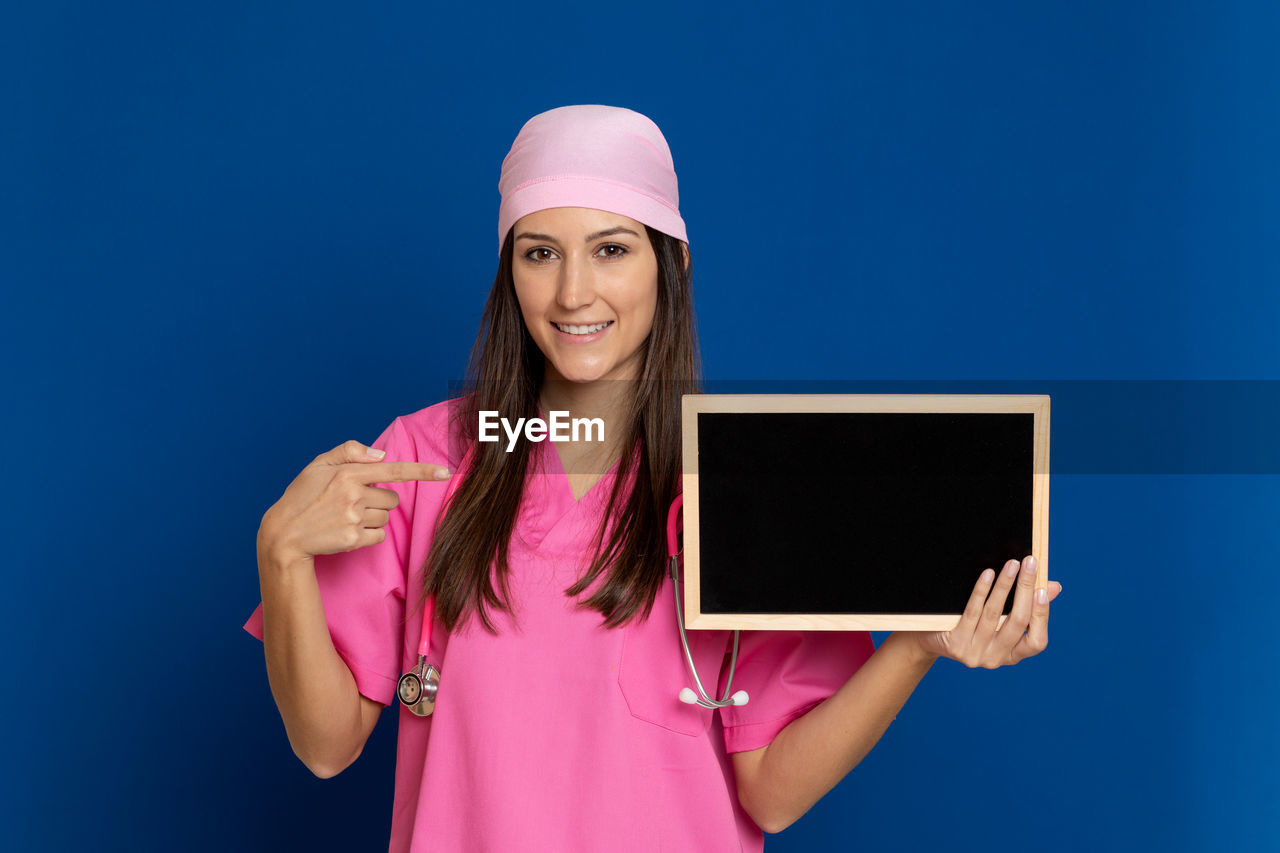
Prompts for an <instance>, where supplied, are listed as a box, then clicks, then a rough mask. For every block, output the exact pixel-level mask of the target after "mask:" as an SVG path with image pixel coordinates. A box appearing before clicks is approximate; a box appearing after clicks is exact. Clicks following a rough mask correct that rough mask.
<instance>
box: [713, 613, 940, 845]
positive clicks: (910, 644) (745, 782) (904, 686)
mask: <svg viewBox="0 0 1280 853" xmlns="http://www.w3.org/2000/svg"><path fill="white" fill-rule="evenodd" d="M936 659H937V656H936V655H933V654H929V653H926V652H925V651H924V650H923V649H922V648H921V647H920V645H919V644H918V643H917V642H915V641H914V640H913V639H912V637H911V636H910V635H909V634H903V633H895V634H890V635H889V637H888V638H887V639H886V640H885V641H884V643H882V644H881V645H880V648H878V649H876V651H875V653H874V654H872V655H871V657H870V658H869V659H868V660H867V661H866V663H864V664H863V665H862V666H861V667H860V668H859V669H858V671H857V672H855V673H854V674H853V676H852V677H850V679H849V680H848V681H847V682H845V684H844V685H843V686H842V687H841V688H840V689H839V690H837V691H836V692H835V693H833V694H832V695H831V696H830V697H828V698H827V699H826V700H825V701H824V702H822V703H821V704H819V705H817V706H815V707H814V708H812V709H811V710H810V711H809V712H808V713H806V714H805V715H804V716H802V717H799V718H797V719H795V720H793V721H792V722H791V723H790V724H789V725H788V726H787V727H786V728H785V729H783V730H782V731H781V732H779V733H778V735H777V737H775V738H774V739H773V742H772V743H771V744H770V745H769V746H768V747H766V748H764V749H763V750H761V751H760V752H759V754H758V755H757V756H753V758H754V762H753V765H754V766H751V767H750V771H751V772H749V773H746V774H740V775H739V779H738V796H739V799H740V800H741V802H742V805H743V808H744V809H745V810H746V811H747V813H748V814H749V815H751V816H752V819H754V820H755V821H756V823H757V824H758V825H759V826H760V827H761V828H763V829H765V830H766V831H768V832H781V831H782V830H783V829H785V828H786V827H788V826H790V825H791V824H792V823H794V822H795V821H796V820H797V819H799V818H800V816H801V815H803V814H804V813H805V812H807V811H808V810H809V809H810V808H812V807H813V804H814V803H816V802H818V800H820V799H822V797H823V795H825V794H826V793H827V792H828V791H830V790H831V789H832V788H834V787H835V786H836V784H837V783H838V782H839V781H840V780H841V779H843V778H844V777H845V775H846V774H848V772H849V771H850V770H852V769H853V768H854V766H855V765H857V764H858V762H859V761H861V760H862V759H863V757H864V756H865V755H866V754H867V753H868V752H870V751H871V748H872V747H873V746H875V745H876V743H877V742H878V741H879V740H880V737H881V735H883V734H884V732H885V730H886V729H887V728H889V724H890V723H891V722H893V718H894V717H895V716H897V714H898V712H899V711H900V710H901V709H902V706H903V705H904V704H905V703H906V701H907V699H908V698H909V697H910V696H911V693H912V691H913V690H915V688H916V685H917V684H919V683H920V679H921V678H923V677H924V674H925V673H926V672H928V671H929V667H930V666H932V665H933V662H934V660H936Z"/></svg>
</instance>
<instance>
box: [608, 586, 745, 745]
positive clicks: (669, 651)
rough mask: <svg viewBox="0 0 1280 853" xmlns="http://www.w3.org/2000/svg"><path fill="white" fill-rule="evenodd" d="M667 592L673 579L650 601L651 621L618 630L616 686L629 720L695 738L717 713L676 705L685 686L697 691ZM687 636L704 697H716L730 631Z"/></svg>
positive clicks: (692, 706)
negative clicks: (619, 634) (704, 690)
mask: <svg viewBox="0 0 1280 853" xmlns="http://www.w3.org/2000/svg"><path fill="white" fill-rule="evenodd" d="M681 586H683V584H681ZM671 588H672V585H671V579H670V578H667V579H666V581H664V582H663V585H662V589H661V590H659V592H658V598H657V600H656V601H654V603H653V610H652V611H651V612H650V613H649V618H648V619H647V620H645V621H643V622H636V621H633V622H631V623H629V624H627V625H626V626H624V627H623V628H622V631H623V635H622V644H621V646H622V648H621V652H620V655H621V659H620V660H619V661H618V688H619V689H620V690H621V691H622V696H623V698H624V699H625V700H626V703H627V707H628V709H630V711H631V715H632V716H633V717H636V718H638V719H641V720H644V721H646V722H649V723H652V724H653V725H656V726H661V727H662V728H664V729H668V730H670V731H673V732H677V733H679V734H682V735H688V736H690V737H697V736H699V735H702V734H705V733H706V731H707V730H708V728H710V726H711V718H712V716H713V715H714V714H715V713H716V712H715V711H713V710H711V709H710V708H703V707H701V706H700V705H686V704H685V703H684V702H681V701H680V698H679V696H680V691H681V690H682V689H683V688H685V687H688V688H689V689H691V690H694V691H695V692H696V691H697V687H696V686H695V684H694V682H693V676H692V675H691V674H690V673H689V664H688V663H687V662H686V661H685V656H684V648H683V647H682V646H681V645H680V629H679V627H678V626H677V625H676V606H675V601H674V600H673V598H672V591H671ZM681 604H682V605H683V602H681ZM687 633H688V636H689V652H690V653H691V654H692V655H693V660H694V663H696V664H697V665H698V676H699V677H700V678H701V679H702V685H703V686H704V687H705V688H706V689H707V693H708V694H714V693H715V690H716V687H717V685H718V684H719V681H720V668H721V666H722V664H723V663H724V656H725V654H726V653H727V652H728V650H729V641H730V639H731V637H732V633H731V632H729V631H688V632H687ZM713 698H719V697H718V696H713Z"/></svg>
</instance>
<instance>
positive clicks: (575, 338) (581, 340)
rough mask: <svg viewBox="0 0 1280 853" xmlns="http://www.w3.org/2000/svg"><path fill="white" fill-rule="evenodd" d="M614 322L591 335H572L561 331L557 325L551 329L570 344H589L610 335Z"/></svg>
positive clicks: (553, 324) (611, 321)
mask: <svg viewBox="0 0 1280 853" xmlns="http://www.w3.org/2000/svg"><path fill="white" fill-rule="evenodd" d="M613 322H614V321H613V320H610V321H609V325H607V326H605V327H604V328H603V329H601V330H600V331H598V332H592V333H591V334H589V335H572V334H570V333H568V332H562V331H560V327H559V326H557V325H556V324H555V323H552V324H551V328H553V329H555V330H556V337H557V338H559V339H560V340H562V341H564V342H565V343H569V344H589V343H591V342H592V341H598V340H600V339H601V338H602V337H604V336H605V335H607V334H609V330H610V329H612V328H613Z"/></svg>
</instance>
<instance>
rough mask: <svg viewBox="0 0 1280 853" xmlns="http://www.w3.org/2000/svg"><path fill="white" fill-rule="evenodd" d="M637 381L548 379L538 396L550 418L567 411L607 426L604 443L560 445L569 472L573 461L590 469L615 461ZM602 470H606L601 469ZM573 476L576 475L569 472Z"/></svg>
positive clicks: (587, 442)
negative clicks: (555, 413) (587, 381)
mask: <svg viewBox="0 0 1280 853" xmlns="http://www.w3.org/2000/svg"><path fill="white" fill-rule="evenodd" d="M633 391H634V382H631V381H622V380H601V381H599V382H589V383H579V382H568V381H565V380H555V379H548V380H546V381H545V382H543V384H542V389H541V391H540V392H539V394H538V401H539V405H541V406H542V410H543V412H544V413H545V414H546V415H547V416H548V417H550V413H551V412H553V411H554V412H568V413H569V417H570V418H599V419H600V420H601V421H602V422H603V423H604V442H603V443H602V442H599V441H594V440H591V441H576V442H573V441H570V442H559V444H560V445H562V446H561V447H558V448H557V449H558V450H560V451H561V453H560V455H561V459H562V460H564V461H565V463H566V464H565V469H566V471H568V470H569V468H570V464H569V462H570V460H577V461H579V462H582V463H584V464H586V465H587V466H588V467H592V468H594V467H598V466H600V465H602V464H604V463H606V462H612V461H613V460H614V459H615V458H616V457H617V455H618V453H619V451H620V448H619V445H618V442H619V440H620V439H621V437H622V433H624V432H625V431H626V430H625V426H626V423H625V421H626V418H627V415H628V413H629V412H628V409H629V404H630V395H631V393H632V392H633ZM602 470H603V469H602ZM570 473H573V472H572V471H570Z"/></svg>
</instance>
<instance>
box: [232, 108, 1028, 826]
mask: <svg viewBox="0 0 1280 853" xmlns="http://www.w3.org/2000/svg"><path fill="white" fill-rule="evenodd" d="M499 190H500V192H501V194H502V202H501V206H500V208H499V212H498V240H499V256H498V269H497V274H496V275H495V277H494V281H493V286H492V288H491V289H490V292H489V296H488V300H487V302H486V304H485V308H484V314H483V318H482V321H481V328H480V332H479V334H478V335H477V338H476V344H475V347H474V349H473V351H472V354H471V360H470V364H469V369H468V373H469V377H470V379H471V381H472V383H473V385H474V391H472V392H471V393H468V394H466V395H464V396H462V397H459V398H457V399H452V400H445V401H443V402H441V403H437V404H436V405H432V406H428V407H427V408H424V409H422V410H420V411H417V412H413V413H411V414H407V415H403V416H401V417H399V418H396V419H395V421H394V422H393V423H392V424H391V425H390V426H389V427H388V428H387V429H386V430H385V431H384V432H383V434H382V435H381V436H380V437H379V438H378V440H377V441H375V442H374V443H373V451H372V453H370V454H368V455H366V451H367V448H365V447H364V446H363V445H360V444H358V443H356V442H348V443H346V444H344V445H342V446H340V447H338V448H335V449H334V450H332V451H330V452H329V453H326V454H323V455H321V456H320V457H318V458H317V459H316V460H315V461H314V462H313V463H312V464H311V465H310V466H308V467H307V468H306V469H305V470H304V471H303V472H302V474H300V475H299V476H298V478H297V479H296V480H295V481H294V483H293V484H291V485H290V487H289V489H288V490H286V492H285V495H284V496H283V497H282V498H281V499H280V501H279V502H277V503H276V504H275V505H274V506H273V507H272V508H271V509H270V510H268V512H267V513H266V515H265V516H264V517H263V521H262V526H261V528H260V530H259V535H258V560H259V577H260V579H261V584H262V600H263V604H262V607H261V608H260V610H259V611H257V612H255V613H254V615H253V616H252V617H251V618H250V620H249V622H248V624H247V625H246V626H245V627H246V628H247V629H248V630H249V631H251V632H252V633H254V635H255V636H258V637H260V638H262V639H263V640H264V642H265V644H266V657H267V672H268V677H269V679H270V682H271V689H272V693H273V696H275V698H276V702H277V705H278V706H279V708H280V713H281V717H282V718H283V719H284V721H285V727H286V730H287V732H288V735H289V740H290V742H291V743H292V744H293V746H294V749H295V751H296V752H297V754H298V755H299V756H300V757H301V758H302V759H303V761H304V762H306V764H307V766H308V767H310V768H311V769H312V770H313V771H314V772H315V773H316V774H317V775H320V776H331V775H334V774H335V773H339V772H341V771H342V770H343V769H344V768H345V767H347V766H348V765H349V764H350V763H351V762H352V761H354V760H355V759H356V757H357V756H358V755H359V754H360V751H361V749H362V748H363V746H364V743H365V742H366V740H367V738H368V737H369V734H370V732H371V731H372V729H373V727H374V725H375V724H376V722H377V720H378V717H379V711H380V710H381V708H382V706H384V705H387V704H391V703H393V702H395V701H396V696H397V693H396V687H397V682H398V681H399V680H400V674H401V673H403V672H406V671H407V670H410V669H412V668H414V667H415V666H416V667H418V669H416V670H414V671H416V672H419V673H421V674H423V676H424V678H425V674H426V673H427V672H428V669H427V663H428V662H429V663H430V664H431V666H434V667H435V669H436V670H437V671H438V673H439V690H438V693H436V694H434V695H433V696H432V699H433V700H434V705H433V708H434V710H433V712H431V713H430V715H426V714H419V713H417V712H416V711H411V710H410V708H409V706H407V705H402V706H400V717H399V729H398V735H397V737H398V748H397V758H396V790H395V808H394V810H393V818H392V830H391V832H392V837H391V845H390V847H391V850H392V851H406V850H417V851H427V850H557V851H594V850H605V849H607V850H616V851H628V850H644V851H649V850H659V849H663V850H691V851H703V850H730V849H734V850H747V851H760V850H762V849H763V841H764V836H763V831H762V830H764V831H771V832H776V831H779V830H781V829H783V828H785V827H786V826H787V825H788V824H790V823H791V822H793V821H794V820H796V819H797V818H799V817H800V816H801V815H802V814H804V812H805V811H806V810H807V809H808V808H809V807H810V806H811V805H813V803H814V802H816V801H817V800H818V799H819V798H820V797H822V796H823V795H824V794H825V793H826V792H827V791H828V790H830V789H831V788H832V787H833V786H834V785H835V784H836V783H837V782H839V780H840V779H841V778H842V777H843V776H844V775H845V774H846V773H847V772H848V771H849V770H850V769H851V768H852V767H853V766H854V765H855V764H856V763H857V762H858V761H859V760H860V759H861V757H862V756H863V755H864V754H865V753H866V751H867V750H868V749H870V748H871V746H872V745H873V744H874V743H875V742H876V740H877V739H878V738H879V737H880V735H881V733H882V732H883V731H884V730H885V728H886V727H887V726H888V724H889V721H890V720H892V719H893V716H894V715H895V714H896V713H897V711H898V709H899V708H901V706H902V703H903V702H905V701H906V699H907V697H908V696H909V695H910V693H911V691H912V689H913V688H914V687H915V684H916V683H917V681H918V680H919V679H920V677H921V676H922V675H923V674H924V672H925V670H927V669H928V668H929V666H930V664H931V663H932V662H933V660H934V658H936V657H937V656H938V655H940V654H947V655H953V654H954V653H957V652H958V651H963V652H964V654H965V655H966V656H965V657H964V659H965V660H966V662H968V661H971V660H972V661H979V660H984V661H988V662H989V661H991V660H995V659H996V657H992V656H990V655H986V656H984V655H985V652H983V653H981V654H979V651H978V650H977V649H978V646H981V648H982V649H991V648H995V649H996V650H997V651H998V649H999V648H1000V646H999V644H995V645H993V638H994V637H995V636H996V635H995V634H992V633H991V632H988V631H986V630H985V629H984V628H982V627H977V628H974V629H973V630H971V631H970V634H971V635H972V636H970V637H968V638H967V639H965V638H960V637H955V636H950V635H948V636H932V635H931V636H926V637H921V638H912V637H910V636H908V635H902V634H895V635H893V636H891V637H890V638H889V640H888V641H886V642H885V643H884V644H883V645H882V646H881V648H880V649H878V650H876V649H873V647H872V644H871V639H870V636H869V635H868V634H867V633H865V632H848V633H840V632H834V631H828V632H798V631H771V632H752V631H747V632H743V633H742V637H741V643H740V648H739V651H738V654H737V656H736V661H737V674H736V676H732V671H731V669H730V666H731V661H732V660H733V658H732V657H731V656H730V655H729V654H728V653H729V651H730V648H731V642H730V634H729V632H725V631H697V632H692V633H693V634H694V636H692V637H690V638H689V642H688V649H687V655H688V658H689V660H690V661H691V662H693V663H694V664H695V665H696V666H697V669H698V671H699V672H701V673H702V674H703V675H704V676H711V677H712V678H715V675H714V674H716V673H719V675H718V678H716V683H715V684H714V685H712V687H713V688H714V690H713V691H711V692H713V693H714V694H715V695H721V694H724V695H726V696H728V695H729V693H728V690H727V686H728V682H729V681H730V680H731V676H732V683H733V686H734V687H735V688H738V689H739V690H740V691H744V692H745V695H749V696H750V701H749V702H747V701H746V700H745V698H743V697H742V695H735V696H734V697H733V699H732V700H730V701H726V702H725V703H724V706H723V707H716V708H711V707H704V706H701V705H698V704H688V703H686V702H684V701H682V700H681V699H680V698H678V697H680V696H681V694H682V693H688V691H687V689H685V688H687V686H688V683H689V681H688V676H687V673H686V669H685V666H686V649H684V648H682V646H681V634H680V631H679V629H678V626H677V623H676V622H675V620H674V619H673V615H674V614H673V613H672V611H671V610H670V609H668V608H667V607H663V608H660V609H659V610H658V611H656V612H655V611H654V610H653V608H654V605H655V602H656V601H657V600H658V599H659V598H661V599H662V600H663V601H666V602H668V603H670V602H671V600H672V598H673V596H674V595H675V594H676V592H677V590H676V589H675V585H674V583H673V579H672V577H671V576H670V575H669V574H668V562H667V559H668V549H667V544H668V540H667V529H666V522H667V515H668V509H669V508H671V507H672V505H673V503H674V501H675V499H676V498H677V496H679V495H680V491H681V477H680V470H681V468H680V461H681V429H680V427H681V423H680V408H681V396H682V395H683V394H685V393H697V391H698V388H699V372H700V367H699V361H698V347H697V341H696V335H695V324H694V314H693V296H692V265H691V256H690V253H689V248H688V244H687V236H686V231H685V224H684V220H683V219H682V218H681V216H680V212H679V204H678V193H677V184H676V175H675V167H674V162H673V161H672V158H671V153H670V151H669V150H668V148H667V144H666V140H665V139H664V138H663V136H662V133H661V131H659V129H658V127H657V125H655V124H654V123H653V122H652V121H651V120H650V119H648V118H646V117H645V116H643V115H640V114H639V113H636V112H633V111H631V110H626V109H620V108H616V107H607V106H600V105H586V106H572V107H561V108H558V109H554V110H550V111H548V112H545V113H542V114H540V115H537V116H534V117H533V118H532V119H530V120H529V121H528V122H526V124H525V125H524V127H523V128H522V129H521V131H520V133H519V135H518V136H517V137H516V140H515V142H514V144H513V145H512V147H511V151H510V153H508V155H507V157H506V159H505V160H504V161H503V164H502V173H501V178H500V180H499ZM547 412H553V413H562V412H563V413H569V414H571V415H572V416H574V417H579V418H589V419H598V420H599V422H600V423H601V424H602V428H603V435H604V437H605V438H606V439H607V440H605V441H601V442H592V441H590V440H589V439H588V438H585V437H584V438H582V439H578V437H577V436H571V438H570V440H569V441H564V442H555V443H552V442H546V441H539V440H536V439H535V438H534V437H533V436H531V435H528V433H527V431H526V434H525V436H524V438H525V439H526V440H515V439H516V438H518V437H519V436H513V437H512V441H511V442H510V443H508V445H507V446H506V447H504V446H502V442H498V441H492V440H488V439H487V436H485V435H482V434H481V432H482V429H481V427H482V421H481V417H482V414H483V415H484V416H490V415H492V416H495V417H497V418H499V419H505V420H507V421H509V422H511V423H522V424H528V423H530V422H534V421H545V420H546V418H545V417H544V416H545V414H546V413H547ZM775 449H776V448H767V447H762V448H761V455H762V456H764V455H767V454H768V453H770V452H771V451H773V450H775ZM379 460H385V461H379ZM446 468H447V470H446ZM446 479H447V480H448V481H449V482H448V483H447V484H446V482H444V480H446ZM378 483H382V484H386V487H385V488H381V487H377V486H376V485H375V484H378ZM673 517H674V516H673ZM673 535H674V534H673ZM1023 574H1024V575H1025V576H1026V577H1032V576H1033V575H1027V574H1026V572H1024V573H1023ZM1016 576H1018V572H1017V571H1016V569H1015V570H1012V571H1005V572H1004V573H1002V574H1001V576H1000V579H999V580H998V581H995V583H994V592H992V593H991V597H992V600H993V601H995V599H996V598H997V597H998V598H999V601H998V602H997V603H996V604H995V605H994V606H995V607H996V608H997V609H1000V608H1003V603H1004V597H1005V595H1006V594H1007V592H1008V590H1009V589H1010V585H1011V584H1012V582H1013V580H1012V579H1013V578H1014V577H1016ZM1020 584H1022V582H1021V581H1020ZM991 588H992V582H991V580H990V579H988V578H987V577H986V576H985V575H984V577H983V578H982V579H981V580H979V582H978V585H977V586H976V587H975V592H974V595H975V601H977V602H978V604H977V606H976V610H975V614H981V613H983V612H984V611H983V607H982V601H985V600H986V595H987V592H988V591H989V590H991ZM1019 590H1020V592H1019V594H1018V595H1019V597H1018V598H1016V599H1015V604H1014V608H1013V615H1012V616H1011V617H1010V619H1009V620H1008V622H1006V625H1007V626H1010V627H1009V628H1008V630H1007V631H1006V629H1004V628H1002V629H1001V630H1000V632H999V635H998V636H999V637H1000V643H1005V642H1006V641H1008V642H1013V641H1016V636H1015V632H1016V635H1017V636H1021V634H1022V632H1023V630H1024V629H1026V628H1027V627H1028V625H1030V628H1031V630H1030V631H1028V632H1027V634H1026V636H1027V637H1028V638H1030V640H1029V642H1028V643H1027V644H1025V645H1026V647H1027V649H1028V650H1034V649H1038V648H1041V647H1043V641H1045V640H1047V620H1048V604H1047V603H1044V604H1043V606H1041V605H1039V604H1037V605H1036V608H1037V609H1036V610H1035V611H1034V612H1032V610H1031V605H1030V600H1029V598H1026V597H1025V596H1024V595H1023V592H1022V585H1020V586H1019ZM978 596H981V599H979V598H978ZM428 602H430V605H431V606H430V607H428V606H427V605H428ZM428 614H433V618H429V619H427V620H426V621H425V623H424V616H425V615H428ZM424 624H425V632H426V633H425V634H424ZM975 624H977V623H976V616H975ZM971 627H972V626H971ZM970 641H975V642H976V643H977V645H974V644H973V642H970ZM1020 648H1021V647H1020ZM873 652H874V654H873ZM1031 653H1034V651H1031ZM727 659H728V661H727ZM727 663H728V664H729V665H728V666H726V664H727ZM429 683H430V682H428V681H424V682H423V684H429ZM431 686H434V685H433V684H432V685H431ZM417 698H418V694H417V693H415V694H414V695H413V696H411V697H409V699H405V700H404V701H414V700H416V699H417ZM415 708H416V706H415ZM419 710H423V709H419ZM717 714H718V715H719V719H718V721H717V720H716V718H715V715H717ZM716 723H718V724H716Z"/></svg>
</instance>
